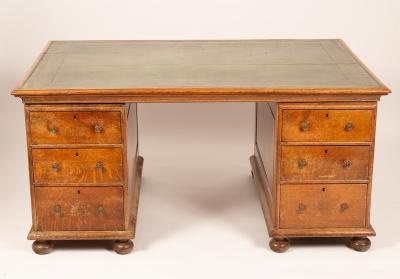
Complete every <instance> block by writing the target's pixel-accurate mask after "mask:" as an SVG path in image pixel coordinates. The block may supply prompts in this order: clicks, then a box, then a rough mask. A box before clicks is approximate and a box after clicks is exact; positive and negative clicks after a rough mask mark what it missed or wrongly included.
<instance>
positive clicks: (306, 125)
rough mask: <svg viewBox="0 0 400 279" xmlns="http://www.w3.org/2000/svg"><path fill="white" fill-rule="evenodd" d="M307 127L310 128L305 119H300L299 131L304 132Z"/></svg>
mask: <svg viewBox="0 0 400 279" xmlns="http://www.w3.org/2000/svg"><path fill="white" fill-rule="evenodd" d="M309 128H310V124H308V122H307V121H302V122H301V123H300V131H302V132H305V131H308V129H309Z"/></svg>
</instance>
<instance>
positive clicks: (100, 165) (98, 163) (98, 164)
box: [96, 162, 104, 170]
mask: <svg viewBox="0 0 400 279" xmlns="http://www.w3.org/2000/svg"><path fill="white" fill-rule="evenodd" d="M103 168H104V163H103V162H97V163H96V169H98V170H102V169H103Z"/></svg>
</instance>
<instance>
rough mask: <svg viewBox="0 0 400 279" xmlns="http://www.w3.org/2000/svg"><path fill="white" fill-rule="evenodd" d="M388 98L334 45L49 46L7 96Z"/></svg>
mask: <svg viewBox="0 0 400 279" xmlns="http://www.w3.org/2000/svg"><path fill="white" fill-rule="evenodd" d="M389 92H390V91H389V89H388V88H387V87H386V86H384V85H383V84H382V83H381V82H380V81H379V80H378V79H377V78H376V77H375V76H374V75H373V74H372V73H371V72H370V71H369V70H368V69H367V68H366V67H365V66H364V65H363V64H362V63H361V62H360V61H359V60H358V59H357V58H356V57H355V56H354V54H352V52H351V51H350V50H349V49H348V48H347V46H346V45H345V44H344V43H343V42H342V41H341V40H230V41H52V42H50V43H49V45H48V47H47V48H46V50H45V51H44V52H43V53H42V55H41V56H40V57H39V59H38V61H37V63H36V64H35V65H34V67H33V69H32V71H31V72H30V73H29V74H28V76H27V78H26V79H25V80H24V81H23V82H22V83H21V85H20V86H19V87H17V88H16V89H15V90H14V92H13V94H14V95H16V96H19V97H36V98H38V97H44V96H50V95H52V96H59V97H62V96H72V95H73V96H76V98H79V96H81V97H82V96H86V97H88V96H89V95H98V96H105V94H106V95H107V96H109V97H111V96H115V97H116V96H121V95H123V96H125V97H127V96H128V97H129V96H130V97H135V96H136V97H138V96H142V97H143V96H145V95H146V96H153V97H159V98H163V97H166V96H176V97H181V98H185V97H188V96H192V95H198V94H207V95H209V96H214V97H215V96H216V95H218V94H221V93H223V94H225V95H231V96H232V97H234V96H236V97H238V96H241V97H242V98H245V97H248V96H250V95H252V94H253V95H254V94H258V95H263V96H267V95H268V94H269V95H271V94H281V95H284V94H300V93H301V94H363V95H365V94H368V95H371V94H372V95H385V94H388V93H389ZM153 100H154V99H153ZM144 101H146V100H144Z"/></svg>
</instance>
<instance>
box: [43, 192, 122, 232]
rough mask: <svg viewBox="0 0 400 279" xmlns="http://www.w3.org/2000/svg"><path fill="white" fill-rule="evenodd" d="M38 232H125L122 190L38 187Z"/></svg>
mask: <svg viewBox="0 0 400 279" xmlns="http://www.w3.org/2000/svg"><path fill="white" fill-rule="evenodd" d="M35 204H36V222H37V230H38V231H82V230H84V231H92V230H93V231H106V230H122V229H123V224H124V206H123V189H122V187H36V188H35Z"/></svg>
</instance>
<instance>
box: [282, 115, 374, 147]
mask: <svg viewBox="0 0 400 279" xmlns="http://www.w3.org/2000/svg"><path fill="white" fill-rule="evenodd" d="M373 114H374V111H373V110H366V109H365V110H335V109H307V110H300V109H299V110H290V109H285V110H283V111H282V136H281V137H282V141H283V142H368V141H371V133H372V121H373Z"/></svg>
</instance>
